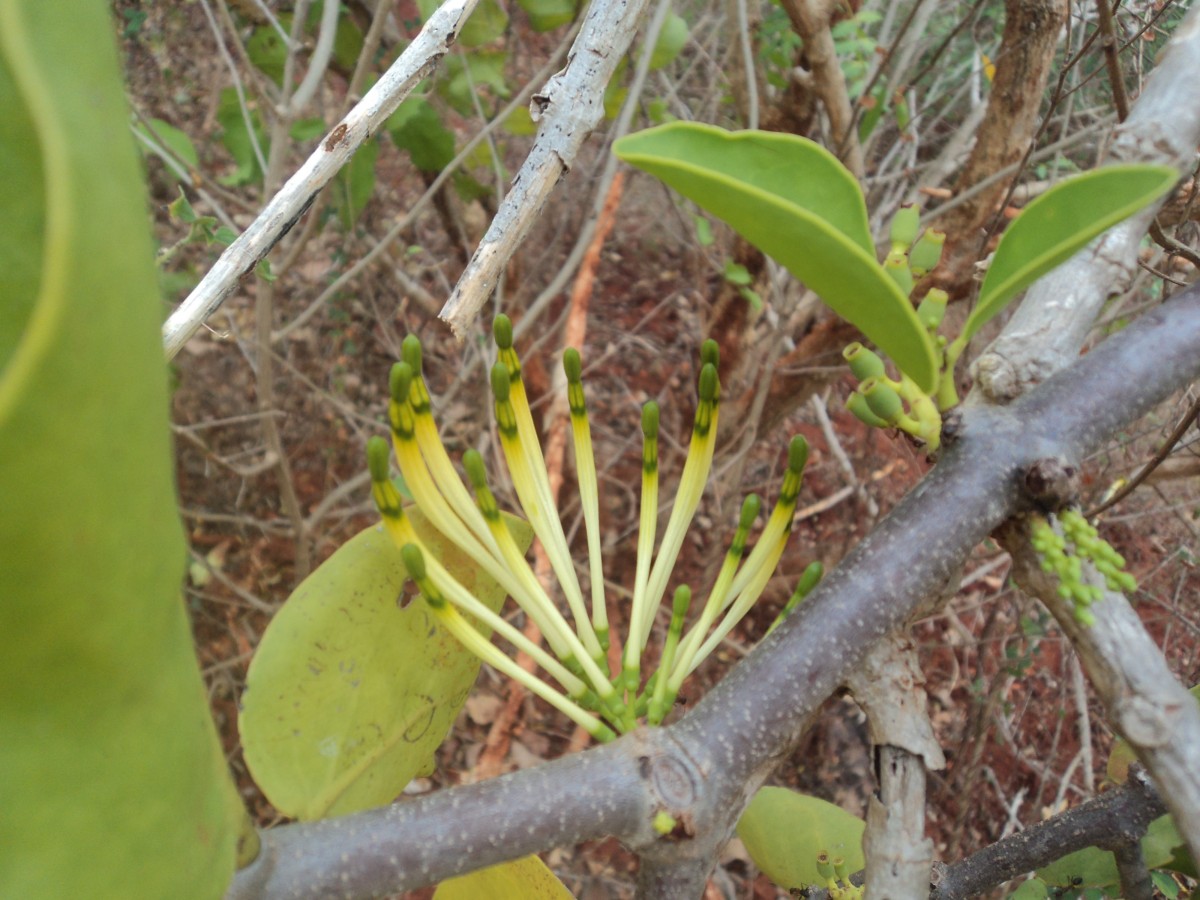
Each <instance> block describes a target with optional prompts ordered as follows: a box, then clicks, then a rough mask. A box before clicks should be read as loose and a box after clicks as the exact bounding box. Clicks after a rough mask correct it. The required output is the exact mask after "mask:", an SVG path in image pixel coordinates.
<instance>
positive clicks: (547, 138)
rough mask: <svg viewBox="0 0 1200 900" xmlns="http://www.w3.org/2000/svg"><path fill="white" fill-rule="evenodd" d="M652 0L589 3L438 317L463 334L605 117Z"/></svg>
mask: <svg viewBox="0 0 1200 900" xmlns="http://www.w3.org/2000/svg"><path fill="white" fill-rule="evenodd" d="M646 2H647V0H607V2H602V0H596V2H594V3H592V4H591V6H589V7H588V11H587V16H586V18H585V19H584V22H583V27H582V28H581V29H580V31H579V37H578V38H576V39H575V44H574V46H573V47H572V48H571V52H570V54H569V55H568V57H567V65H566V68H564V69H563V70H562V71H561V72H559V73H557V74H556V75H554V76H553V77H551V78H550V80H549V81H548V82H546V87H545V88H544V89H543V90H542V91H540V92H539V93H537V94H534V96H533V100H532V101H531V102H530V104H529V111H530V114H531V115H532V116H533V120H534V121H535V122H537V123H539V127H538V133H537V138H536V139H535V141H534V144H533V149H531V150H530V151H529V156H528V157H526V159H525V163H524V164H523V165H522V166H521V171H519V172H518V173H517V177H516V178H514V179H513V186H512V190H511V191H510V192H509V194H508V196H507V197H505V198H504V202H503V203H502V204H501V205H500V209H499V211H498V212H497V213H496V217H495V218H494V219H493V220H492V224H491V225H490V226H489V227H488V230H487V234H485V235H484V236H483V240H482V241H481V242H480V244H479V246H478V247H477V248H476V250H475V254H474V256H472V257H471V262H470V263H469V264H468V265H467V268H466V271H465V272H463V274H462V277H461V278H460V279H459V280H458V284H457V285H456V286H455V288H454V293H452V294H451V295H450V299H449V300H447V301H446V305H445V306H444V307H442V312H441V316H440V318H441V319H442V320H443V321H445V322H446V323H447V324H449V325H450V328H451V329H453V331H454V333H455V334H456V335H458V336H459V337H462V336H463V335H465V334H466V330H467V328H468V326H469V325H470V324H471V322H472V321H474V319H475V317H476V316H477V315H478V314H479V310H480V309H481V308H482V307H483V304H484V303H485V302H486V301H487V298H488V297H490V296H491V294H492V291H493V290H495V288H496V284H497V283H498V282H499V279H500V275H501V274H502V273H503V272H504V269H505V267H506V266H507V265H508V261H509V259H511V258H512V255H513V253H514V252H515V251H516V248H517V247H518V246H520V244H521V242H522V241H523V240H524V239H525V236H526V235H527V234H528V233H529V229H530V228H531V227H532V226H533V222H534V220H535V219H536V218H537V215H538V213H539V212H540V211H541V209H542V206H543V204H544V203H545V202H546V199H547V198H548V197H549V196H550V192H551V191H552V190H553V189H554V186H555V185H556V184H558V181H559V179H560V178H562V176H563V175H565V174H566V173H567V172H568V171H570V169H571V166H572V164H573V163H574V162H575V157H576V155H577V154H578V153H579V148H580V147H581V146H583V142H584V140H586V139H587V136H588V135H589V134H591V132H592V129H594V128H595V127H596V126H597V125H598V124H600V121H601V119H602V118H603V117H604V89H605V87H606V86H607V85H608V82H609V80H610V79H611V78H612V75H613V72H614V71H616V68H617V64H618V63H620V61H621V59H622V58H623V57H624V56H625V53H626V51H627V50H628V49H629V45H630V44H631V43H632V42H633V37H634V34H636V32H637V25H638V21H639V20H640V19H641V16H642V12H643V10H644V9H645V8H646Z"/></svg>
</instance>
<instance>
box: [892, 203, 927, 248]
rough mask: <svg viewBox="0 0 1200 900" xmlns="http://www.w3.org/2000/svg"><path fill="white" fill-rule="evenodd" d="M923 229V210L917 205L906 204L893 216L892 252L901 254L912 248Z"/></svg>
mask: <svg viewBox="0 0 1200 900" xmlns="http://www.w3.org/2000/svg"><path fill="white" fill-rule="evenodd" d="M920 227H921V210H920V208H919V207H918V206H917V205H916V204H915V203H906V204H904V205H903V206H901V207H900V208H899V209H898V210H896V214H895V215H894V216H892V230H891V238H892V250H893V251H894V250H899V251H901V252H903V251H905V250H907V249H908V248H909V247H911V246H912V242H913V241H915V240H916V239H917V229H918V228H920Z"/></svg>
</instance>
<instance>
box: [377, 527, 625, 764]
mask: <svg viewBox="0 0 1200 900" xmlns="http://www.w3.org/2000/svg"><path fill="white" fill-rule="evenodd" d="M401 553H402V554H403V557H404V565H405V566H406V567H407V568H408V571H409V574H410V575H412V578H413V580H414V581H415V582H416V583H417V586H418V587H419V588H420V590H421V593H422V594H423V595H424V597H425V600H426V602H427V603H428V604H429V607H430V609H431V610H432V611H433V613H434V615H436V616H437V617H438V619H439V621H441V622H442V624H443V625H445V626H446V628H447V629H448V630H449V631H450V633H451V634H453V635H454V636H455V637H456V638H457V639H458V640H459V642H460V643H461V644H462V645H463V646H464V647H466V648H467V649H468V650H470V651H471V652H472V653H474V654H475V655H476V656H478V657H479V658H480V659H481V660H483V661H484V662H486V663H487V664H488V665H490V666H492V667H493V668H495V669H498V670H499V671H501V672H503V673H504V674H505V675H508V676H509V677H510V678H513V679H516V680H517V681H519V682H521V684H523V685H525V687H527V688H528V689H529V690H530V691H532V692H533V693H535V694H537V695H538V696H539V697H541V698H542V699H543V700H545V701H546V702H547V703H549V704H550V705H552V706H553V707H554V708H555V709H557V710H559V711H560V712H561V713H563V714H564V715H565V716H567V717H568V718H570V719H571V721H573V722H575V723H576V724H577V725H579V726H580V727H582V728H583V729H584V730H585V731H587V733H588V734H590V735H591V736H592V737H594V738H595V739H596V740H598V741H601V742H607V741H611V740H613V739H614V738H616V734H615V733H614V732H613V730H612V729H611V728H609V727H608V726H607V725H605V724H604V723H603V722H601V721H600V720H599V719H597V718H596V717H595V716H593V715H591V714H590V713H588V712H586V711H584V710H583V709H581V708H580V707H579V705H578V704H575V703H572V702H571V701H570V700H568V699H567V698H566V697H564V696H563V695H562V694H560V693H559V692H558V691H556V690H554V689H553V688H551V687H550V686H549V685H547V684H546V683H545V682H544V681H542V680H541V679H540V678H537V677H535V676H534V675H532V674H530V673H529V672H526V671H525V670H524V669H522V668H521V667H520V666H518V665H517V664H516V663H515V662H514V661H513V660H511V659H509V657H507V656H506V655H505V654H504V653H502V652H501V651H500V650H499V649H498V648H497V647H496V646H495V645H493V644H492V643H491V642H490V641H488V640H487V639H486V638H484V636H483V635H481V634H480V633H479V632H478V631H476V630H475V629H474V628H473V627H472V626H471V625H470V623H469V622H467V621H466V620H465V619H464V618H463V617H462V616H461V615H459V613H458V611H457V610H456V609H454V608H453V607H451V606H448V605H447V603H446V598H445V597H444V596H443V595H442V593H441V592H440V590H439V588H438V585H437V584H436V583H435V582H434V580H432V579H431V578H430V577H429V575H428V572H427V571H426V568H425V559H424V554H423V553H422V552H421V550H420V548H419V547H418V546H417V545H416V544H415V543H410V544H406V545H404V547H403V548H402V549H401ZM431 561H432V558H431Z"/></svg>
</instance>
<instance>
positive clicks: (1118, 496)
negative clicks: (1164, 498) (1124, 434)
mask: <svg viewBox="0 0 1200 900" xmlns="http://www.w3.org/2000/svg"><path fill="white" fill-rule="evenodd" d="M1197 416H1200V397H1197V398H1196V399H1195V400H1193V401H1192V405H1191V406H1189V407H1188V411H1187V412H1186V413H1184V414H1183V418H1182V419H1180V420H1179V423H1178V424H1177V425H1176V426H1175V427H1174V428H1173V429H1172V430H1171V433H1170V434H1169V435H1167V439H1166V440H1165V441H1163V444H1162V446H1161V447H1159V448H1158V450H1157V451H1155V453H1154V455H1153V456H1152V457H1150V461H1149V462H1148V463H1146V464H1145V465H1144V466H1142V468H1141V469H1139V470H1138V473H1137V474H1136V475H1134V476H1133V477H1132V478H1130V479H1129V481H1127V482H1126V483H1125V484H1124V485H1123V486H1122V487H1121V488H1120V490H1118V491H1117V492H1116V493H1115V494H1113V495H1112V496H1111V497H1109V498H1108V499H1107V500H1105V501H1104V502H1103V503H1101V504H1100V505H1099V506H1094V507H1092V508H1091V509H1089V510H1088V511H1087V512H1086V513H1085V515H1086V516H1087V518H1089V519H1091V518H1093V517H1094V516H1098V515H1100V513H1102V512H1104V511H1105V510H1106V509H1110V508H1111V507H1113V506H1115V505H1116V504H1118V503H1120V502H1121V501H1122V500H1124V499H1125V498H1126V497H1128V496H1129V495H1130V494H1131V493H1133V492H1134V491H1135V490H1137V488H1138V486H1139V485H1140V484H1141V483H1142V482H1143V481H1145V480H1146V479H1147V478H1148V477H1149V475H1150V473H1151V472H1153V471H1154V470H1155V469H1157V468H1158V467H1159V466H1160V465H1162V462H1163V460H1165V459H1166V458H1167V457H1168V456H1169V455H1170V454H1171V451H1172V450H1173V449H1174V448H1175V445H1176V444H1178V443H1179V441H1180V440H1181V439H1182V438H1183V435H1184V433H1185V432H1186V431H1187V430H1188V427H1189V426H1190V425H1191V424H1192V422H1194V421H1196V417H1197Z"/></svg>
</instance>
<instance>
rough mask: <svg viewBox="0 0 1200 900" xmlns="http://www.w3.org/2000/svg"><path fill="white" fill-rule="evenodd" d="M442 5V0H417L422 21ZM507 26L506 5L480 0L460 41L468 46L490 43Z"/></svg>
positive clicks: (494, 1) (464, 27) (465, 26)
mask: <svg viewBox="0 0 1200 900" xmlns="http://www.w3.org/2000/svg"><path fill="white" fill-rule="evenodd" d="M440 5H441V4H440V0H417V8H418V9H419V10H420V12H421V19H422V21H427V20H428V19H429V17H430V16H431V15H433V12H434V10H436V9H437V8H438V6H440ZM506 28H508V13H507V12H505V11H504V7H503V6H501V5H500V3H499V2H497V0H479V4H478V5H477V6H476V7H475V11H474V12H472V13H471V17H470V18H469V19H467V24H466V25H464V26H463V29H462V32H461V33H460V34H459V36H458V43H459V44H460V45H462V46H463V47H467V48H470V47H479V46H482V45H483V44H490V43H491V42H492V41H494V40H496V38H498V37H500V36H501V35H502V34H504V30H505V29H506Z"/></svg>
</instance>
